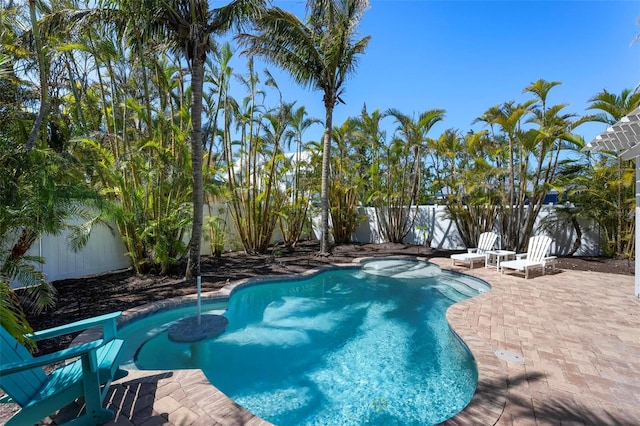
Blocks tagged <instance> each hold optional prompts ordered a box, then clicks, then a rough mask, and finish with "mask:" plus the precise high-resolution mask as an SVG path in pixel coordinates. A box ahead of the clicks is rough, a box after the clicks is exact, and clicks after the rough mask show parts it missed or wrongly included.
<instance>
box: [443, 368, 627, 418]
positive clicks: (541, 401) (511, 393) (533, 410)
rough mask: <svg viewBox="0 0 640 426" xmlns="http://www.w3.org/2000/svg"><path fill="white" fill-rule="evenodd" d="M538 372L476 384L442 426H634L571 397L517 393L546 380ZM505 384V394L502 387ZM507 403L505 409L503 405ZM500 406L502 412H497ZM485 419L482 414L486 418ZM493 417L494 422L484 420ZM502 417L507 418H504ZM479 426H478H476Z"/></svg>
mask: <svg viewBox="0 0 640 426" xmlns="http://www.w3.org/2000/svg"><path fill="white" fill-rule="evenodd" d="M545 377H546V376H545V375H544V374H541V373H535V374H529V375H527V374H520V375H517V376H515V377H511V378H504V377H502V378H500V379H493V380H483V381H482V382H480V383H478V390H477V392H476V394H475V395H474V397H473V399H472V402H471V403H470V404H469V406H468V407H467V408H466V409H465V410H464V411H463V412H462V413H460V414H459V415H457V416H455V417H453V418H451V419H449V420H447V421H445V422H443V423H442V425H447V426H449V425H459V424H467V422H468V421H469V420H471V423H473V419H477V420H480V418H482V423H481V424H496V423H500V424H502V423H504V424H519V423H523V424H524V423H526V424H529V423H532V424H557V425H559V424H562V425H594V426H596V425H597V426H603V425H611V426H631V425H637V424H638V419H637V417H635V416H634V415H633V414H632V413H624V412H615V413H611V412H609V411H607V410H605V409H601V410H594V408H593V407H588V406H586V405H584V404H582V403H580V401H576V400H575V399H573V398H570V397H560V398H558V397H553V396H551V395H548V396H541V397H539V398H537V399H536V400H533V399H532V398H531V397H530V396H529V395H527V394H526V393H524V392H520V391H519V388H520V386H525V387H526V386H527V384H533V383H535V382H538V381H541V380H545ZM507 383H508V389H509V390H508V394H507V395H505V386H507ZM505 404H506V406H505ZM500 406H502V409H500ZM487 414H488V416H486V418H485V416H484V415H487ZM492 414H493V417H494V419H493V421H492V422H490V423H489V422H487V420H488V419H489V418H490V417H491V415H492ZM505 416H506V417H507V418H505ZM478 424H480V423H478Z"/></svg>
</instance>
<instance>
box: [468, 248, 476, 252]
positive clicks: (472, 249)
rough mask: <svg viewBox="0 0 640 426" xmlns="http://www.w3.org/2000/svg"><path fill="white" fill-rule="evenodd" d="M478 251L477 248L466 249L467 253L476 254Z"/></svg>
mask: <svg viewBox="0 0 640 426" xmlns="http://www.w3.org/2000/svg"><path fill="white" fill-rule="evenodd" d="M477 251H478V249H477V248H468V249H467V253H476V252H477Z"/></svg>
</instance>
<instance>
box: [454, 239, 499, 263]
mask: <svg viewBox="0 0 640 426" xmlns="http://www.w3.org/2000/svg"><path fill="white" fill-rule="evenodd" d="M497 238H498V235H496V233H495V232H483V233H482V234H480V238H478V247H476V248H470V249H467V253H460V254H452V255H451V264H452V265H454V266H455V264H456V262H462V263H465V264H466V263H468V264H469V269H471V268H473V262H475V261H478V260H481V261H483V262H485V261H486V258H487V255H486V253H487V252H488V251H490V250H493V246H494V245H495V243H496V239H497Z"/></svg>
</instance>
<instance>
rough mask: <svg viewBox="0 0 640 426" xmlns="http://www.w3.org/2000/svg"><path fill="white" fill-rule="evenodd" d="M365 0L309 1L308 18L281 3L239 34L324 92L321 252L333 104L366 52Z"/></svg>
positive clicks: (250, 49)
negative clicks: (361, 33) (361, 31)
mask: <svg viewBox="0 0 640 426" xmlns="http://www.w3.org/2000/svg"><path fill="white" fill-rule="evenodd" d="M368 7H369V1H368V0H308V1H307V14H308V17H307V21H306V22H303V21H301V20H300V19H299V18H298V17H297V16H295V15H294V14H292V13H289V12H286V11H284V10H282V9H280V8H277V7H275V8H273V9H269V10H268V11H267V12H266V13H264V14H263V15H262V16H261V18H260V19H259V21H258V33H257V34H241V35H240V36H238V37H239V40H240V41H241V43H243V44H244V45H245V46H247V49H246V52H245V53H246V54H255V55H260V56H263V57H264V58H266V59H267V61H269V62H271V63H273V64H275V65H276V66H278V67H280V68H282V69H284V70H286V71H288V72H289V73H290V74H291V76H292V77H293V79H294V80H295V81H296V82H297V83H299V84H301V85H303V86H306V87H309V88H314V89H320V90H322V92H323V102H324V107H325V122H324V134H323V144H322V183H321V190H320V192H321V206H322V224H321V228H322V229H321V232H322V236H321V239H320V255H323V256H327V255H329V155H330V149H331V130H332V128H333V109H334V107H335V106H336V104H337V103H338V102H344V101H343V100H342V99H341V97H340V96H341V94H342V93H343V91H344V83H345V80H346V78H347V77H348V76H349V74H351V73H352V72H353V71H354V70H355V67H356V65H357V59H358V55H360V54H362V53H364V51H365V49H366V47H367V45H368V44H369V40H370V39H371V37H370V36H367V37H363V38H361V39H359V40H356V29H357V26H358V23H359V22H360V20H361V19H362V16H363V14H364V12H365V11H366V10H367V8H368Z"/></svg>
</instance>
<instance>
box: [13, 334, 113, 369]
mask: <svg viewBox="0 0 640 426" xmlns="http://www.w3.org/2000/svg"><path fill="white" fill-rule="evenodd" d="M104 344H105V341H104V340H102V339H100V340H94V341H93V342H89V343H83V344H81V345H78V346H72V347H70V348H67V349H63V350H61V351H58V352H54V353H51V354H47V355H42V356H39V357H36V358H32V359H30V360H24V361H19V362H11V363H8V364H4V365H2V366H0V377H1V376H6V375H9V374H13V373H17V372H19V371H24V370H31V369H33V368H36V367H43V366H45V365H49V364H54V363H56V362H60V361H64V360H67V359H71V358H76V357H78V356H82V355H84V354H87V353H90V352H92V351H95V350H96V349H98V348H99V347H100V346H102V345H104Z"/></svg>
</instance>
